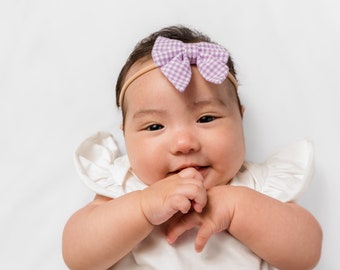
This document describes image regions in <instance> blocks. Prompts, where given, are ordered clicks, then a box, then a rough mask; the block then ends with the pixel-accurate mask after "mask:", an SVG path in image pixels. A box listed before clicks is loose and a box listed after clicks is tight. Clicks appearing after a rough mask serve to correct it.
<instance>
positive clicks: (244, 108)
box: [241, 105, 246, 117]
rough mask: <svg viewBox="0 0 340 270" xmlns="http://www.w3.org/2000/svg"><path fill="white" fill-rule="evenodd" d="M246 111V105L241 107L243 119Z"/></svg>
mask: <svg viewBox="0 0 340 270" xmlns="http://www.w3.org/2000/svg"><path fill="white" fill-rule="evenodd" d="M245 111H246V107H244V105H242V106H241V115H242V117H243V115H244V112H245Z"/></svg>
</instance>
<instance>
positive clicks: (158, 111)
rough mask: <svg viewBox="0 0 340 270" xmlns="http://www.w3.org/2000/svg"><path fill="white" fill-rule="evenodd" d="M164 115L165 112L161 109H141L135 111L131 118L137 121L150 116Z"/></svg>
mask: <svg viewBox="0 0 340 270" xmlns="http://www.w3.org/2000/svg"><path fill="white" fill-rule="evenodd" d="M165 114H166V110H162V109H142V110H139V111H136V112H135V113H134V114H133V118H134V119H137V118H142V117H145V116H150V115H158V116H162V115H165Z"/></svg>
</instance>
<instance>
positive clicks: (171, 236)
mask: <svg viewBox="0 0 340 270" xmlns="http://www.w3.org/2000/svg"><path fill="white" fill-rule="evenodd" d="M199 224H200V218H199V216H198V215H197V214H196V213H195V212H192V213H190V214H186V215H183V216H180V217H179V218H177V219H174V220H172V222H171V223H170V224H169V225H168V227H167V233H166V238H167V241H168V243H169V244H172V243H174V242H175V241H176V240H177V238H178V237H179V236H181V235H182V234H183V233H185V232H186V231H189V230H191V229H192V228H194V227H197V226H199Z"/></svg>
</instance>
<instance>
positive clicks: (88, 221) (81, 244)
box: [63, 169, 207, 270]
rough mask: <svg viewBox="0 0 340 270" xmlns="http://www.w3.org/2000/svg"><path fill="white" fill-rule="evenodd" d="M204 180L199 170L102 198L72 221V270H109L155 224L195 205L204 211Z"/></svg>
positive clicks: (66, 244) (68, 231) (66, 242)
mask: <svg viewBox="0 0 340 270" xmlns="http://www.w3.org/2000/svg"><path fill="white" fill-rule="evenodd" d="M202 180H203V179H202V176H201V175H200V174H199V173H198V172H197V171H196V170H194V169H186V170H184V171H182V172H180V173H179V174H177V175H173V176H170V177H168V178H165V179H163V180H160V181H158V182H156V183H155V184H153V185H151V186H150V187H148V188H146V189H144V190H142V191H135V192H131V193H128V194H126V195H124V196H121V197H119V198H117V199H114V200H112V199H109V198H106V197H103V196H99V195H97V196H96V197H95V199H94V200H93V201H92V202H91V203H90V204H88V205H87V206H85V207H84V208H82V209H80V210H79V211H78V212H76V213H75V214H74V215H73V216H72V217H71V218H70V220H69V221H68V222H67V224H66V226H65V229H64V235H63V256H64V259H65V262H66V264H67V265H68V266H69V268H70V269H82V270H86V269H91V270H95V269H107V268H109V267H110V266H112V265H114V264H115V263H116V262H117V261H118V260H120V259H121V258H122V257H123V256H125V255H126V254H127V253H128V252H130V251H131V250H132V249H133V248H134V247H135V246H136V245H137V244H138V243H139V242H141V241H142V240H143V239H144V238H145V237H147V236H148V235H149V234H150V232H151V231H152V230H153V227H154V225H158V224H162V223H163V222H165V221H167V220H168V219H169V218H171V217H172V216H173V215H174V214H175V213H177V212H179V211H180V212H182V213H187V212H188V211H189V210H190V208H191V206H192V203H193V205H194V208H195V209H196V211H198V212H200V211H201V210H202V209H203V208H204V206H205V204H206V202H207V197H206V190H205V188H204V186H203V182H202Z"/></svg>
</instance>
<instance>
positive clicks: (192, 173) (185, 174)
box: [178, 168, 203, 181]
mask: <svg viewBox="0 0 340 270" xmlns="http://www.w3.org/2000/svg"><path fill="white" fill-rule="evenodd" d="M178 174H179V176H181V177H182V178H193V179H197V180H200V181H203V176H202V175H201V174H200V173H199V172H198V171H197V170H196V169H195V168H186V169H183V170H182V171H180V172H179V173H178Z"/></svg>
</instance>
